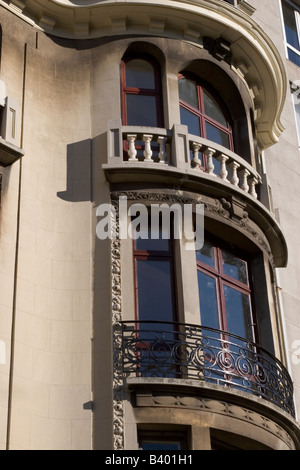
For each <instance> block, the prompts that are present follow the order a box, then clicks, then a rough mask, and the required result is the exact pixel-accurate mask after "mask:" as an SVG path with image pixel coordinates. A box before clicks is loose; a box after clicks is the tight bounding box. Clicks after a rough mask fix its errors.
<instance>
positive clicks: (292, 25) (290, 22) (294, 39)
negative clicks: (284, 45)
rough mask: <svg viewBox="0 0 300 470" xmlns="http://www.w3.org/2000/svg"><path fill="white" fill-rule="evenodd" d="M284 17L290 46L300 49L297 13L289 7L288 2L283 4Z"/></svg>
mask: <svg viewBox="0 0 300 470" xmlns="http://www.w3.org/2000/svg"><path fill="white" fill-rule="evenodd" d="M282 9H283V16H284V25H285V34H286V40H287V42H288V44H290V45H291V46H293V47H294V48H295V49H298V50H299V49H300V46H299V38H298V33H297V24H296V17H295V11H294V9H293V7H291V6H290V5H288V4H287V3H286V2H283V3H282Z"/></svg>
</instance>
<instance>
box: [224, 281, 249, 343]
mask: <svg viewBox="0 0 300 470" xmlns="http://www.w3.org/2000/svg"><path fill="white" fill-rule="evenodd" d="M224 295H225V304H226V318H227V328H228V331H229V332H230V333H231V334H234V335H237V336H241V337H242V338H246V339H248V340H249V341H253V336H252V325H251V308H250V297H249V295H247V294H244V293H242V292H240V291H238V290H236V289H234V288H232V287H230V286H228V285H224Z"/></svg>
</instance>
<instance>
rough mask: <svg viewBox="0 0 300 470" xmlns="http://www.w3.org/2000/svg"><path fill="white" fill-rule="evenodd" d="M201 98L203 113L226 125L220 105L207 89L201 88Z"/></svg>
mask: <svg viewBox="0 0 300 470" xmlns="http://www.w3.org/2000/svg"><path fill="white" fill-rule="evenodd" d="M203 99H204V110H205V114H207V116H209V117H211V118H212V119H214V120H215V121H217V122H219V123H220V124H223V126H227V122H226V119H225V117H224V114H223V112H222V111H221V108H220V106H219V105H218V103H217V102H216V100H215V99H214V98H213V97H212V95H211V94H210V93H208V91H207V90H203Z"/></svg>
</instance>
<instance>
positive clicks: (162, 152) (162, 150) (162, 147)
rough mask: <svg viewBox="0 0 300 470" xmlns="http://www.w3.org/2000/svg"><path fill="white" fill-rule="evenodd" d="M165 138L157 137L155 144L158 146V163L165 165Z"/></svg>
mask: <svg viewBox="0 0 300 470" xmlns="http://www.w3.org/2000/svg"><path fill="white" fill-rule="evenodd" d="M167 140H168V139H167V137H162V136H159V137H157V142H158V145H159V153H158V158H159V163H167V162H166V159H167V152H166V142H167Z"/></svg>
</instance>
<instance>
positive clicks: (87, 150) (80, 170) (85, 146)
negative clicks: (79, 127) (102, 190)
mask: <svg viewBox="0 0 300 470" xmlns="http://www.w3.org/2000/svg"><path fill="white" fill-rule="evenodd" d="M91 156H92V140H91V139H86V140H83V141H81V142H75V143H73V144H69V145H68V146H67V181H66V190H65V191H60V192H58V193H57V196H58V197H59V198H60V199H63V200H64V201H69V202H83V201H91V200H92V194H91V186H92V185H91V180H92V162H91Z"/></svg>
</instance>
